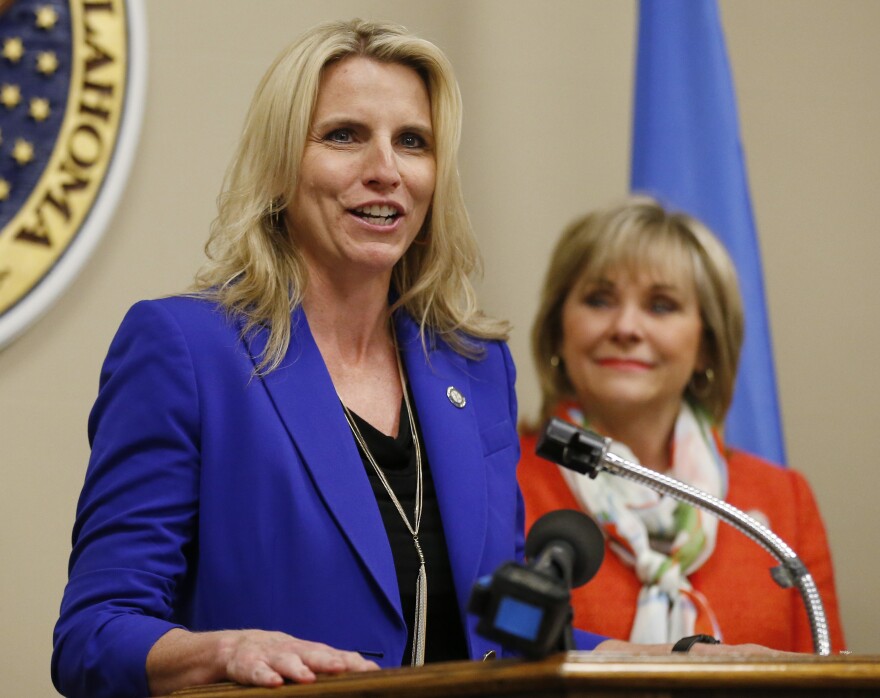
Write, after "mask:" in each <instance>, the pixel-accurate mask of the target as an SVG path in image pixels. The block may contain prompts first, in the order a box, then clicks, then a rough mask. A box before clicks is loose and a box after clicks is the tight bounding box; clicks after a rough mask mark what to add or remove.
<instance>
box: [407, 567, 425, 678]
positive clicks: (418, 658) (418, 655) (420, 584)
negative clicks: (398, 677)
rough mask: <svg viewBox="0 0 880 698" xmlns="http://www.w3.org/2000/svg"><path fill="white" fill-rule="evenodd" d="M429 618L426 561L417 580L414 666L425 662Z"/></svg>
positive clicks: (413, 650)
mask: <svg viewBox="0 0 880 698" xmlns="http://www.w3.org/2000/svg"><path fill="white" fill-rule="evenodd" d="M427 620H428V574H427V572H426V571H425V563H424V562H422V564H421V565H419V578H418V581H417V582H416V617H415V627H414V628H413V647H412V661H411V663H412V666H422V665H423V664H424V663H425V632H426V629H427Z"/></svg>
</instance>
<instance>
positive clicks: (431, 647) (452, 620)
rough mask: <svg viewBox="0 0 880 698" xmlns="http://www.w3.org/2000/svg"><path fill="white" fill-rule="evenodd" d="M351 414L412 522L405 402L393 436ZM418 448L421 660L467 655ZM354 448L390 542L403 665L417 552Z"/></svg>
mask: <svg viewBox="0 0 880 698" xmlns="http://www.w3.org/2000/svg"><path fill="white" fill-rule="evenodd" d="M351 414H352V416H353V418H354V420H355V423H356V424H357V426H358V429H360V431H361V435H362V436H363V437H364V441H365V442H366V444H367V448H369V449H370V452H371V453H372V454H373V458H375V459H376V463H377V464H378V466H379V467H380V468H382V471H383V472H384V474H385V478H386V479H387V480H388V484H389V485H390V486H391V489H392V490H393V491H394V495H395V496H396V497H397V499H398V501H399V502H400V504H401V506H402V507H403V510H404V512H406V515H407V518H408V519H409V522H410V524H412V523H413V511H414V507H415V494H416V458H415V449H414V448H413V440H412V434H411V433H410V426H409V416H408V415H407V410H406V402H405V401H403V400H401V405H400V426H399V428H398V434H397V438H393V437H391V436H386V435H385V434H383V433H382V432H380V431H379V430H377V429H375V428H374V427H373V426H372V425H371V424H370V423H369V422H367V421H365V420H364V419H362V418H361V417H359V416H358V415H357V414H355V413H354V412H352V413H351ZM413 416H414V417H415V423H416V433H417V434H418V436H419V442H420V443H422V434H421V427H420V426H419V421H418V416H417V415H413ZM421 451H422V488H423V498H422V523H421V527H420V528H419V543H420V544H421V547H422V553H423V554H424V556H425V571H426V573H427V581H428V609H427V619H426V622H425V635H426V639H425V663H429V662H444V661H453V660H456V659H467V658H468V649H467V642H466V640H465V636H464V630H463V628H462V619H461V613H460V610H459V607H458V601H457V599H456V596H455V586H454V584H453V581H452V568H451V566H450V564H449V554H448V552H447V550H446V538H445V536H444V535H443V526H442V522H441V520H440V508H439V506H438V505H437V493H436V491H435V489H434V481H433V479H432V478H431V469H430V467H429V465H428V457H427V454H426V453H425V448H424V446H422V448H421ZM358 452H360V454H361V459H362V460H363V462H364V467H365V468H366V471H367V475H368V476H369V478H370V485H371V486H372V488H373V494H374V495H375V496H376V501H377V503H378V504H379V511H380V512H381V513H382V521H383V523H384V524H385V531H386V533H387V534H388V540H389V542H390V543H391V553H392V555H393V556H394V567H395V570H396V572H397V586H398V589H399V590H400V604H401V608H402V609H403V618H404V620H405V621H406V626H407V642H406V650H405V651H404V654H403V658H402V661H401V665H402V666H408V665H409V664H410V661H411V659H412V644H413V620H414V618H415V608H416V581H417V579H418V572H419V556H418V554H417V553H416V549H415V545H414V544H413V538H412V535H410V532H409V530H408V529H407V527H406V526H405V525H404V523H403V521H402V520H401V518H400V514H399V512H398V511H397V508H396V507H395V506H394V503H393V502H392V501H391V497H389V496H388V493H387V492H386V491H385V487H384V486H383V485H382V482H381V481H380V480H379V476H378V475H376V473H375V471H374V470H373V466H372V465H370V462H369V461H368V460H367V458H366V456H365V455H364V453H363V451H362V449H361V448H360V446H358Z"/></svg>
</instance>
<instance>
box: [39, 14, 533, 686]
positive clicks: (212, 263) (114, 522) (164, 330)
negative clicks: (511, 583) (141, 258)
mask: <svg viewBox="0 0 880 698" xmlns="http://www.w3.org/2000/svg"><path fill="white" fill-rule="evenodd" d="M460 113H461V110H460V103H459V94H458V88H457V86H456V83H455V80H454V77H453V76H452V72H451V68H450V66H449V63H448V61H447V59H446V58H445V57H444V56H443V54H442V53H441V52H440V51H439V50H438V49H437V48H436V47H435V46H433V45H431V44H429V43H427V42H425V41H423V40H420V39H417V38H415V37H413V36H411V35H409V34H407V33H406V32H405V31H404V30H403V29H402V28H400V27H396V26H394V25H388V24H381V23H368V22H361V21H354V22H350V23H336V24H331V25H324V26H321V27H317V28H315V29H313V30H311V31H310V32H308V33H307V34H306V35H304V36H303V37H302V38H301V39H300V40H299V41H297V42H296V43H294V44H293V45H292V46H291V47H290V48H288V49H287V50H286V51H285V52H284V53H282V55H281V56H280V57H279V58H278V59H277V60H276V62H275V63H274V64H273V66H272V67H271V68H270V70H269V71H268V72H267V74H266V76H265V77H264V79H263V81H262V82H261V84H260V86H259V88H258V90H257V93H256V95H255V97H254V101H253V103H252V105H251V110H250V112H249V115H248V119H247V122H246V125H245V129H244V132H243V135H242V139H241V143H240V145H239V149H238V152H237V154H236V156H235V158H234V160H233V164H232V166H231V168H230V171H229V173H228V175H227V179H226V182H225V187H224V193H223V195H222V196H221V200H220V211H219V216H218V218H217V220H216V221H215V223H214V226H213V228H212V233H211V238H210V240H209V243H208V247H207V252H208V257H209V261H208V262H207V264H206V266H205V267H204V268H203V269H202V271H201V272H200V274H199V275H198V277H197V282H196V287H195V290H194V291H193V292H192V293H190V294H187V295H185V296H179V297H172V298H166V299H163V300H158V301H148V302H143V303H139V304H137V305H135V306H134V307H133V308H132V310H131V311H130V312H129V313H128V315H127V316H126V318H125V320H124V321H123V323H122V326H121V328H120V330H119V332H118V334H117V336H116V338H115V339H114V341H113V343H112V346H111V347H110V350H109V354H108V356H107V359H106V362H105V364H104V367H103V370H102V373H101V383H100V391H99V395H98V399H97V402H96V404H95V407H94V410H93V412H92V414H91V418H90V421H89V437H90V441H91V444H92V456H91V460H90V463H89V469H88V472H87V475H86V481H85V485H84V487H83V491H82V495H81V498H80V502H79V506H78V510H77V520H76V524H75V528H74V533H73V543H74V545H73V553H72V556H71V561H70V578H69V582H68V585H67V588H66V591H65V594H64V599H63V602H62V608H61V615H60V619H59V621H58V624H57V626H56V630H55V652H54V654H53V660H52V671H53V680H54V681H55V685H56V686H57V687H58V689H59V690H60V691H61V692H62V693H64V694H65V695H70V696H89V697H90V698H99V697H101V696H114V697H116V698H119V697H121V696H143V695H147V694H154V695H156V694H165V693H169V692H171V691H173V690H176V689H178V688H180V687H183V686H187V685H193V684H198V683H208V682H214V681H223V680H233V681H238V682H241V683H248V684H255V685H263V686H273V685H278V684H280V683H281V682H283V681H284V680H295V681H312V680H314V678H315V673H316V672H339V671H349V670H369V669H374V668H377V667H378V666H399V665H400V664H401V663H404V664H410V663H412V664H420V663H422V662H423V661H425V659H426V658H427V659H428V660H429V661H430V660H432V659H454V658H457V657H460V658H464V657H466V656H469V657H473V658H479V657H482V656H483V655H484V654H485V653H487V652H489V651H490V650H496V651H500V649H501V648H500V647H497V646H496V645H495V644H494V643H493V642H490V641H488V640H485V639H483V638H482V637H480V636H478V635H476V634H475V632H474V625H475V622H474V619H473V618H468V617H467V616H466V615H465V613H464V610H465V608H466V604H467V598H468V596H469V594H470V590H471V587H472V585H473V583H474V581H475V580H476V579H477V578H478V577H480V576H482V575H486V574H490V573H492V571H493V570H494V569H495V568H496V567H498V565H500V564H501V563H503V562H505V561H508V560H511V559H515V558H520V557H521V555H522V546H523V536H522V526H523V509H522V501H521V497H520V494H519V490H518V488H517V484H516V479H515V468H516V464H517V460H518V455H519V446H518V439H517V434H516V430H515V424H516V400H515V397H514V392H513V386H514V369H513V364H512V362H511V358H510V354H509V352H508V350H507V347H506V345H505V344H504V338H505V333H506V327H505V326H504V325H503V324H501V323H497V322H495V321H492V320H490V319H488V318H486V317H485V316H483V315H482V314H480V313H479V312H478V310H477V309H476V306H475V303H474V292H473V289H472V287H471V285H470V282H469V281H468V276H469V274H470V273H471V272H472V271H473V270H474V269H475V267H476V265H477V262H478V255H477V250H476V247H475V243H474V240H473V236H472V233H471V231H470V228H469V225H468V221H467V215H466V212H465V210H464V206H463V203H462V199H461V193H460V186H459V181H458V175H457V167H456V158H457V155H456V153H457V147H458V139H459V129H460ZM425 607H426V608H425ZM450 609H452V612H450ZM425 618H427V623H425V620H424V619H425Z"/></svg>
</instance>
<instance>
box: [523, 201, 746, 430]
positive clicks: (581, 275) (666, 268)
mask: <svg viewBox="0 0 880 698" xmlns="http://www.w3.org/2000/svg"><path fill="white" fill-rule="evenodd" d="M621 267H622V268H625V269H626V270H627V271H630V272H633V271H642V270H645V269H646V268H647V269H648V270H650V271H652V272H654V271H656V272H660V273H664V274H673V275H677V276H678V277H679V278H680V277H681V276H682V275H684V276H685V277H687V276H692V278H693V280H694V285H695V287H696V291H697V300H698V303H699V308H700V318H701V320H702V323H703V339H702V342H703V355H704V357H705V359H706V366H705V368H708V369H711V371H712V373H713V374H714V380H711V381H708V385H706V386H704V387H705V389H704V390H699V391H695V390H694V388H693V385H692V384H691V383H689V384H688V386H687V388H686V389H685V394H684V396H683V397H686V398H687V399H689V400H690V401H692V402H693V403H695V404H697V405H699V406H701V407H702V408H703V409H705V410H706V411H707V412H708V413H709V414H710V415H711V416H712V417H713V419H714V420H715V421H716V423H717V424H719V425H721V424H722V423H723V421H724V417H725V415H726V414H727V410H728V408H729V407H730V401H731V399H732V398H733V385H734V381H735V380H736V368H737V364H738V362H739V355H740V349H741V348H742V341H743V326H744V316H743V306H742V298H741V296H740V292H739V284H738V283H737V278H736V270H735V268H734V266H733V262H732V261H731V259H730V256H729V255H728V254H727V251H726V250H725V249H724V246H723V245H722V244H721V242H719V240H718V239H717V238H716V237H715V236H714V235H713V234H712V233H711V231H710V230H709V229H708V228H707V227H706V226H705V225H703V224H702V223H700V222H699V221H698V220H696V219H695V218H693V217H692V216H689V215H687V214H686V213H681V212H670V211H668V210H666V209H665V208H664V207H663V206H662V205H661V204H660V203H659V202H657V201H656V200H655V199H652V198H650V197H647V196H631V197H628V198H626V199H625V200H623V201H622V202H620V203H618V204H615V205H613V206H609V207H608V208H604V209H600V210H597V211H594V212H592V213H589V214H587V215H586V216H583V217H581V218H579V219H577V220H575V221H574V222H572V223H571V224H570V225H569V226H568V227H567V228H566V229H565V230H564V231H563V233H562V236H561V237H560V239H559V241H558V242H557V244H556V247H555V248H554V251H553V255H552V257H551V261H550V266H549V268H548V269H547V275H546V278H545V280H544V286H543V289H542V292H541V300H540V306H539V308H538V314H537V316H536V318H535V321H534V324H533V326H532V356H533V358H534V360H535V364H536V367H537V372H538V378H539V381H540V386H541V398H542V400H541V418H542V419H547V418H548V417H550V416H551V415H552V413H553V410H554V408H555V406H556V404H557V403H558V402H559V400H561V399H563V398H569V397H573V396H574V390H573V388H572V385H571V382H570V380H569V378H568V376H567V375H566V373H565V370H564V366H562V365H561V364H559V362H558V361H555V360H554V359H553V357H555V356H558V354H559V350H560V348H561V345H562V339H563V338H562V307H563V304H564V303H565V299H566V298H567V297H568V294H569V293H570V292H571V290H572V289H573V288H574V287H575V286H576V285H578V284H579V283H580V282H581V280H583V279H585V278H588V279H597V278H599V277H601V276H603V275H604V274H606V273H608V272H609V271H611V270H612V269H619V268H621ZM554 364H556V365H554ZM697 392H699V394H697Z"/></svg>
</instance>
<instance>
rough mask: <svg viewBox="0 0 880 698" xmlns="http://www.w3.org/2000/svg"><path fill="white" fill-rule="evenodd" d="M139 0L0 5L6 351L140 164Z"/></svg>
mask: <svg viewBox="0 0 880 698" xmlns="http://www.w3.org/2000/svg"><path fill="white" fill-rule="evenodd" d="M145 33H146V30H145V18H144V15H143V8H142V5H141V2H140V0H91V1H90V0H0V347H2V346H4V345H5V344H7V343H8V342H10V341H11V340H12V339H14V338H15V337H17V336H18V335H19V334H20V333H21V332H23V331H24V330H25V329H26V328H27V327H28V326H29V325H30V324H31V323H33V322H34V321H35V320H36V319H37V318H38V317H39V316H40V315H42V314H43V313H44V312H45V311H46V310H47V309H48V308H49V307H50V306H51V304H52V303H53V302H54V301H55V300H56V299H57V298H58V297H59V296H60V295H61V294H62V293H63V292H64V291H65V290H66V289H67V287H68V286H69V285H70V283H71V281H73V279H74V278H75V277H76V274H77V273H78V272H79V271H80V269H81V268H82V266H83V264H84V263H85V261H86V260H87V259H88V257H89V255H90V254H91V253H92V251H93V250H94V248H95V245H96V244H97V242H98V240H99V239H100V237H101V236H102V234H103V232H104V230H105V228H106V226H107V223H108V222H109V219H110V216H111V214H112V211H113V209H114V208H115V206H116V203H117V201H118V199H119V196H120V195H121V193H122V190H123V187H124V184H125V180H126V179H127V177H128V172H129V170H130V167H131V162H132V160H133V156H134V151H135V146H136V143H137V137H138V134H139V132H140V124H141V117H142V113H143V101H144V89H145V83H146V49H145V45H146V42H145Z"/></svg>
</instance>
